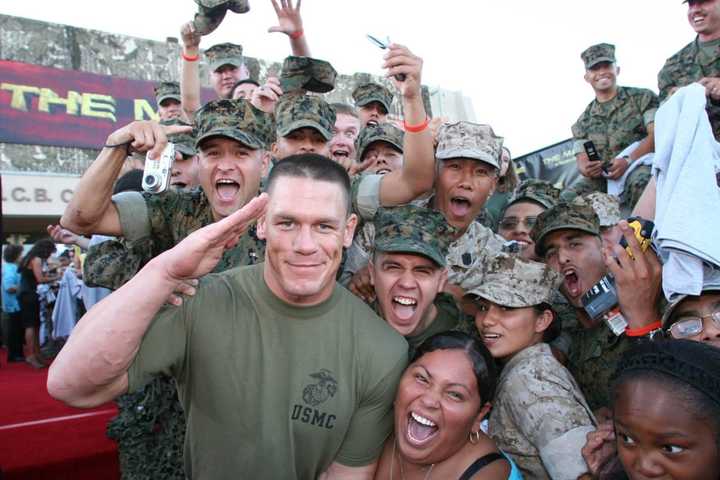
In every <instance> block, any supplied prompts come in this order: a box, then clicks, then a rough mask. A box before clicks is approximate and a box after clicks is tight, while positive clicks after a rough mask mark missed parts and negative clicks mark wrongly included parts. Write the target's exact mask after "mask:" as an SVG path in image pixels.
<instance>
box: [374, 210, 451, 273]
mask: <svg viewBox="0 0 720 480" xmlns="http://www.w3.org/2000/svg"><path fill="white" fill-rule="evenodd" d="M373 222H374V224H375V246H374V248H375V250H376V251H380V252H394V253H416V254H418V255H424V256H426V257H428V258H429V259H430V260H432V261H434V262H435V263H437V264H438V265H440V266H442V267H444V266H445V265H446V260H445V257H447V254H448V247H449V246H450V243H452V241H453V238H454V234H455V232H456V230H455V228H453V227H452V226H450V225H449V224H448V223H447V220H445V217H444V216H443V215H442V213H440V212H438V211H436V210H430V209H428V208H422V207H416V206H414V205H403V206H400V207H392V208H379V209H378V211H377V213H376V214H375V218H374V219H373Z"/></svg>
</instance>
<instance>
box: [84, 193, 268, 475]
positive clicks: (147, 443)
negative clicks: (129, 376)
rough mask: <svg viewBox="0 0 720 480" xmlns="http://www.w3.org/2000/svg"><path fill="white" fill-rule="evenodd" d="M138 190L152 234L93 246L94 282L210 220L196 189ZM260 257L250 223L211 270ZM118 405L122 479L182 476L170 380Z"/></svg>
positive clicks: (180, 434) (120, 272)
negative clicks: (247, 228)
mask: <svg viewBox="0 0 720 480" xmlns="http://www.w3.org/2000/svg"><path fill="white" fill-rule="evenodd" d="M142 195H143V197H144V199H145V201H146V204H147V208H148V215H149V217H150V225H151V236H150V237H146V238H142V239H139V240H137V241H135V242H133V243H131V244H128V243H123V242H122V241H120V242H114V241H107V242H102V243H100V244H98V245H96V246H94V247H92V248H91V249H90V252H89V253H88V257H87V258H86V260H85V269H86V270H85V271H86V272H88V274H89V275H90V276H91V277H92V279H93V280H92V281H93V283H94V284H95V285H100V286H104V287H107V288H111V289H117V288H119V287H120V286H121V285H122V284H124V283H125V282H126V281H127V280H129V279H130V278H132V277H133V276H134V275H135V274H136V273H137V271H138V270H139V269H140V268H141V267H142V266H143V265H144V264H145V263H146V262H147V261H149V260H150V259H151V258H152V257H154V256H157V255H159V254H160V253H162V252H164V251H166V250H168V249H170V248H172V247H174V246H175V245H177V244H178V243H179V242H180V241H181V240H183V239H184V238H185V237H187V236H188V235H189V234H190V233H192V232H194V231H195V230H198V229H199V228H202V227H204V226H206V225H209V224H210V223H213V221H214V219H213V216H212V210H211V207H210V203H209V201H208V199H207V197H206V196H205V193H204V192H203V191H202V189H200V188H196V189H193V190H191V191H183V192H179V191H174V190H168V191H166V192H163V193H162V194H159V195H151V194H147V193H143V194H142ZM93 248H95V250H93ZM91 254H92V255H91ZM264 256H265V243H264V242H263V241H262V240H260V239H258V238H257V235H256V232H255V227H254V226H253V227H251V228H250V229H249V230H248V231H247V232H246V233H245V234H244V235H243V236H242V237H241V238H240V240H239V242H238V244H237V245H236V246H235V247H233V248H232V249H230V250H227V251H225V252H224V253H223V256H222V258H221V259H220V262H219V263H218V264H217V265H216V267H215V269H214V270H213V271H214V272H222V271H225V270H228V269H230V268H233V267H237V266H242V265H252V264H255V263H257V262H260V261H262V259H263V258H264ZM118 406H119V409H120V411H119V415H118V417H116V418H115V419H113V420H112V421H111V423H110V425H109V430H108V433H109V435H111V437H112V438H117V439H118V445H119V454H120V466H121V470H122V472H123V479H127V480H129V479H132V480H145V479H147V480H150V479H153V480H154V479H157V478H163V479H164V478H168V479H175V478H178V479H184V478H185V473H184V465H183V460H182V452H183V449H182V446H183V442H184V434H185V418H184V415H183V411H182V407H181V406H180V403H179V400H178V398H177V391H176V390H175V388H174V381H172V380H171V379H168V378H162V377H161V378H156V379H154V380H153V381H152V382H150V383H149V384H148V385H146V386H145V387H144V388H143V389H141V390H140V391H138V392H136V393H134V394H130V395H124V396H122V397H120V398H119V399H118Z"/></svg>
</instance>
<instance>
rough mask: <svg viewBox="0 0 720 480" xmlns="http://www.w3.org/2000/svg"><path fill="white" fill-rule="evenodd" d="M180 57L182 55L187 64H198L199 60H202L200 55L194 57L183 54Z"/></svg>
mask: <svg viewBox="0 0 720 480" xmlns="http://www.w3.org/2000/svg"><path fill="white" fill-rule="evenodd" d="M180 55H182V58H183V60H185V61H186V62H197V60H198V59H199V58H200V54H199V53H198V54H196V55H193V56H190V55H185V52H182V53H181V54H180Z"/></svg>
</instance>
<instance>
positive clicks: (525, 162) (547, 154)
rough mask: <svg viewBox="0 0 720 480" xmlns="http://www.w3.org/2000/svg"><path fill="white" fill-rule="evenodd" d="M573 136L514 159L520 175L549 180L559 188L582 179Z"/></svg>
mask: <svg viewBox="0 0 720 480" xmlns="http://www.w3.org/2000/svg"><path fill="white" fill-rule="evenodd" d="M573 144H574V141H573V139H572V138H570V139H568V140H565V141H562V142H558V143H556V144H554V145H550V146H549V147H545V148H543V149H541V150H537V151H535V152H532V153H528V154H527V155H523V156H522V157H518V158H515V159H513V161H514V162H515V168H516V169H517V172H518V175H519V176H520V178H521V179H522V180H525V179H526V178H540V179H542V180H547V181H548V182H550V183H552V184H553V185H555V186H556V187H558V188H566V187H568V186H569V185H572V184H573V183H575V182H576V181H578V180H579V179H580V172H578V169H577V166H576V162H575V154H574V153H573Z"/></svg>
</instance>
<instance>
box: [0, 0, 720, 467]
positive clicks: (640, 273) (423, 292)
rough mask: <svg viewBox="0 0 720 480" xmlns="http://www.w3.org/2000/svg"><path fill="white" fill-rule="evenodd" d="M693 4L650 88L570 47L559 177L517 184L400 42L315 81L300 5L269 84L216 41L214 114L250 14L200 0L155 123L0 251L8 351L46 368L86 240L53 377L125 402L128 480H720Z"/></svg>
mask: <svg viewBox="0 0 720 480" xmlns="http://www.w3.org/2000/svg"><path fill="white" fill-rule="evenodd" d="M687 3H688V20H689V22H690V25H691V27H692V28H693V29H694V30H695V32H696V33H697V37H696V39H695V40H694V41H693V42H691V43H690V44H689V45H687V46H686V47H684V48H683V49H682V50H680V51H679V52H678V53H676V54H675V55H673V56H672V57H670V58H669V59H668V60H667V62H666V64H665V65H664V66H663V67H662V69H661V70H660V73H659V75H658V80H659V90H660V96H658V95H656V94H655V93H654V92H653V91H652V90H649V89H644V88H635V87H625V86H620V85H618V75H619V72H620V68H619V66H618V64H617V61H616V57H615V47H614V46H613V45H610V44H607V43H601V44H598V45H593V46H590V47H589V48H587V49H585V50H584V51H583V52H582V54H581V55H580V57H581V60H582V62H583V64H584V71H585V75H584V79H585V81H586V82H587V83H588V84H589V86H590V87H591V88H592V91H593V93H594V97H595V98H594V100H593V101H592V102H591V103H590V104H588V105H587V107H586V108H585V110H584V111H583V112H582V114H581V115H580V117H579V118H578V120H577V122H575V124H574V125H572V133H573V136H574V139H575V153H576V158H577V168H578V170H579V172H580V174H581V175H582V181H580V182H579V183H577V184H575V185H569V186H568V185H552V184H550V183H548V182H545V181H543V180H539V179H528V180H525V181H522V182H520V181H519V179H518V176H517V174H516V172H515V168H514V166H513V162H512V158H511V154H510V151H509V150H508V149H507V148H506V147H505V146H504V145H503V141H504V139H503V137H501V136H499V135H498V134H496V132H495V131H494V130H493V128H492V127H491V126H490V125H487V124H477V123H472V122H467V121H460V122H453V121H445V120H443V119H431V118H430V116H429V115H428V113H427V112H426V110H425V106H424V103H423V99H422V94H421V82H422V72H423V68H424V65H423V61H422V59H421V58H420V57H418V56H417V55H415V54H414V53H413V52H412V51H411V50H410V49H409V48H408V47H406V46H403V45H399V44H390V45H388V46H387V48H386V50H385V55H384V57H383V68H384V69H385V70H386V74H387V77H388V79H390V81H391V82H392V84H393V85H394V91H390V89H388V88H387V87H385V86H382V85H379V84H374V83H367V84H361V85H358V86H357V88H356V89H355V91H354V92H353V95H352V97H353V101H354V105H346V104H329V103H328V102H326V101H325V99H324V98H323V94H325V93H327V92H329V91H331V90H332V89H333V88H334V84H335V77H336V72H335V70H334V68H333V67H332V65H331V64H330V63H328V62H327V61H324V60H319V59H315V58H312V56H311V55H310V49H309V44H308V42H307V38H306V34H305V32H304V30H303V26H302V18H301V15H300V2H299V1H298V2H297V3H296V4H293V2H292V0H280V1H276V0H272V4H273V6H274V8H275V11H276V13H277V17H278V25H277V26H275V27H271V28H270V32H281V33H284V34H285V35H287V36H288V38H289V40H290V44H291V50H292V55H291V56H289V57H288V58H286V59H285V61H284V63H283V68H282V72H281V73H280V75H279V76H278V77H270V78H268V79H267V81H265V82H264V83H262V84H260V83H259V82H258V79H250V78H243V69H242V66H243V57H242V47H241V46H240V45H235V44H229V43H225V44H220V45H214V46H212V47H210V48H208V49H206V50H205V51H204V55H205V57H206V59H207V61H208V62H209V65H210V83H211V85H212V87H213V88H214V90H215V93H216V94H217V99H215V100H212V101H210V102H209V103H207V104H205V105H202V104H201V102H200V78H199V73H198V72H199V70H198V60H199V58H200V55H201V51H200V43H201V40H202V38H203V37H204V36H207V35H209V34H210V33H211V32H212V31H214V29H215V28H217V26H218V25H219V24H220V22H221V21H222V20H223V18H224V17H225V15H226V14H227V12H228V10H230V11H232V12H235V13H243V14H251V13H248V11H249V5H248V4H247V1H244V0H232V1H204V2H203V1H198V13H197V15H196V16H195V18H194V20H193V21H191V22H188V23H187V24H185V25H183V27H182V29H181V35H182V43H183V53H182V58H183V62H182V71H181V81H180V83H179V84H178V83H172V82H163V83H161V84H159V85H158V87H157V89H156V95H157V98H156V100H157V104H158V111H159V114H160V118H161V121H160V122H159V123H158V122H151V121H140V122H133V123H131V124H129V125H126V126H123V127H122V128H120V129H118V130H116V131H115V132H113V133H112V134H110V135H109V136H108V138H107V141H106V144H105V145H104V147H103V148H102V150H101V152H100V154H99V156H98V157H97V159H96V160H95V161H94V162H93V164H92V165H91V166H90V167H89V168H88V170H87V171H86V172H85V174H84V175H83V177H82V179H81V180H80V182H79V184H78V186H77V188H76V191H75V194H74V196H73V198H72V200H71V202H70V204H69V205H68V207H67V209H66V211H65V213H64V215H63V216H62V218H61V220H60V225H57V226H50V227H48V232H49V233H50V235H51V237H52V239H53V240H50V239H48V240H41V241H38V242H37V243H35V245H34V246H33V247H32V249H31V250H30V251H29V252H28V253H27V254H25V255H24V256H21V253H22V249H21V248H20V247H17V246H13V245H11V246H7V247H5V250H4V254H3V258H4V260H5V262H6V265H5V267H4V270H3V287H2V288H3V311H4V312H6V314H7V317H8V319H7V323H9V324H10V325H11V326H12V327H11V328H9V329H7V331H8V332H9V335H8V339H9V340H8V345H9V347H10V358H11V359H21V358H22V357H23V351H22V348H23V347H22V343H23V339H22V333H21V332H22V330H21V329H20V328H19V325H22V327H23V328H25V337H24V342H25V355H26V358H27V361H28V362H30V363H32V364H33V366H36V367H38V368H40V367H42V366H43V363H42V361H41V358H42V353H41V352H40V344H39V340H38V335H37V330H38V328H39V315H40V314H39V311H40V304H41V302H40V300H39V297H38V295H37V293H36V292H39V291H40V290H41V289H40V287H42V285H43V284H47V283H50V282H52V281H54V280H56V279H57V276H54V275H53V274H52V273H50V272H48V271H46V269H44V267H43V265H44V263H45V261H46V260H47V259H48V258H49V257H50V256H51V255H52V253H53V251H54V249H55V243H54V242H58V243H65V244H75V245H77V246H78V248H82V249H83V250H84V251H86V254H85V257H84V261H83V266H82V273H81V274H79V276H80V277H81V278H82V282H84V286H83V287H82V288H83V291H82V293H81V294H72V293H71V292H72V291H74V290H73V289H74V288H75V287H74V286H73V285H74V284H73V283H72V282H73V280H72V279H68V280H67V286H66V289H67V290H68V292H69V293H68V294H69V295H70V297H71V298H78V296H80V297H81V298H82V299H83V301H84V305H85V307H86V308H87V313H84V315H82V319H81V320H80V321H79V322H78V323H77V325H75V321H74V320H73V321H72V325H71V329H72V334H71V335H69V338H67V342H66V343H65V344H64V346H63V347H62V350H61V351H60V352H59V354H58V355H57V357H56V358H55V359H54V361H53V362H52V364H51V366H50V372H49V377H48V385H47V387H48V391H49V393H50V394H51V395H52V396H54V397H55V398H58V399H60V400H62V401H64V402H66V403H68V404H70V405H74V406H78V407H92V406H95V405H99V404H102V403H104V402H107V401H110V400H113V399H115V400H116V401H117V403H118V406H119V415H118V416H117V417H116V418H115V419H113V420H112V421H111V423H110V424H109V425H108V431H107V433H108V435H109V436H110V437H111V438H113V439H115V440H117V442H118V445H119V455H120V465H121V469H122V476H123V478H124V479H157V478H167V479H174V478H178V479H181V478H198V479H205V478H213V479H214V478H245V477H247V478H273V479H274V478H278V479H280V478H283V479H284V478H303V479H315V478H320V479H325V478H327V479H333V478H338V479H346V478H347V479H371V478H378V479H393V478H397V479H405V478H420V479H429V478H443V479H451V478H452V479H454V478H460V479H464V480H466V479H471V478H475V479H481V478H483V479H484V478H488V479H490V478H493V479H507V478H512V479H517V478H528V479H549V478H552V479H579V478H581V479H591V478H601V479H615V478H631V479H645V478H671V479H677V480H680V479H693V480H697V479H713V480H715V479H718V478H720V351H719V350H718V345H720V244H718V242H717V239H718V238H720V208H718V207H720V144H719V143H718V142H717V140H718V138H719V137H718V134H720V127H718V125H720V110H718V105H720V0H690V1H689V2H687ZM395 96H397V97H398V98H399V100H400V104H401V106H402V113H403V117H402V119H401V120H400V121H397V122H395V121H389V119H388V112H389V111H390V105H391V103H392V101H393V99H394V97H395ZM168 152H170V153H169V154H170V155H171V156H172V158H174V160H173V162H172V168H171V170H170V171H169V172H168V175H169V179H168V183H167V184H165V183H164V181H163V180H160V181H157V180H158V178H155V179H153V178H149V177H151V176H152V175H155V176H156V177H157V176H161V172H157V171H155V172H153V171H150V170H149V167H148V165H149V164H150V162H155V161H157V160H158V159H159V158H161V156H162V155H166V154H168ZM146 155H147V160H146V159H145V156H146ZM690 162H692V164H690ZM686 163H687V165H686ZM143 168H145V169H146V171H145V172H144V173H143V171H142V169H143ZM157 185H160V187H157ZM154 188H155V191H153V189H154ZM16 264H17V265H18V267H17V268H16V269H13V268H11V267H12V266H13V265H16ZM68 271H70V272H72V271H73V270H70V269H68V270H66V271H65V274H66V275H67V274H68V273H67V272H68ZM63 279H64V275H63ZM63 281H65V279H64V280H63ZM75 282H76V283H77V280H76V281H75ZM78 285H79V284H78ZM78 288H79V287H78ZM85 290H88V292H86V291H85ZM111 291H113V292H112V293H110V292H111ZM73 295H74V296H73ZM59 301H60V300H59V298H58V300H56V310H60V311H62V310H64V309H65V308H69V307H70V306H74V307H77V304H76V303H73V305H69V304H65V306H63V307H61V308H60V309H58V308H57V303H58V302H59ZM68 315H70V316H71V317H74V316H80V315H81V312H79V311H78V310H77V309H75V310H72V312H71V313H69V314H68ZM52 318H53V324H54V325H55V326H57V325H58V324H62V323H63V321H62V320H60V319H59V317H58V320H56V319H55V314H53V317H52ZM72 327H74V328H72ZM68 333H69V330H68ZM56 336H61V335H56ZM65 336H67V335H65Z"/></svg>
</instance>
